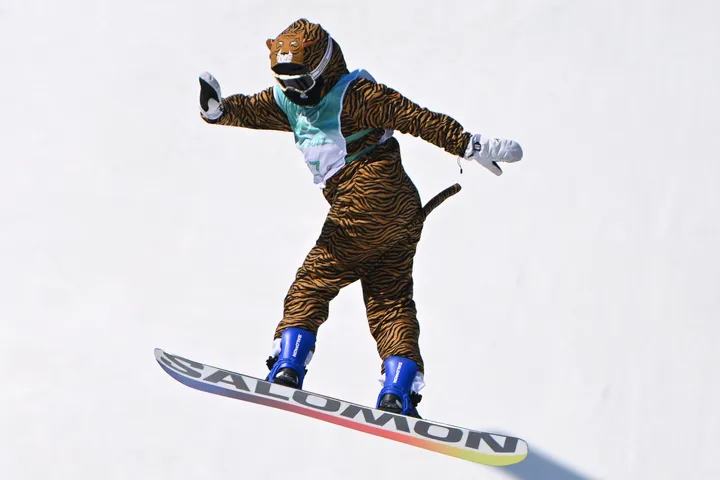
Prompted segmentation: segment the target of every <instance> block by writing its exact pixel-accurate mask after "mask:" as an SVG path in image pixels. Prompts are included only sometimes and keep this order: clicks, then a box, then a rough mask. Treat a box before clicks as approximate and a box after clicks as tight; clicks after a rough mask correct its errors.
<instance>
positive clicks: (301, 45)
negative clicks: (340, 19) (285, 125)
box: [266, 18, 349, 103]
mask: <svg viewBox="0 0 720 480" xmlns="http://www.w3.org/2000/svg"><path fill="white" fill-rule="evenodd" d="M329 42H331V45H330V48H331V49H332V51H331V52H330V56H329V58H327V59H325V61H323V59H324V57H325V56H326V53H328V43H329ZM266 45H267V47H268V48H269V49H270V68H271V69H272V70H273V71H274V72H275V73H277V74H283V75H297V74H303V73H311V72H313V71H315V70H316V69H317V72H316V73H318V80H319V82H318V83H317V85H316V88H314V89H313V90H315V91H314V92H313V91H310V92H308V96H311V97H314V100H316V101H319V99H322V97H324V96H325V93H326V92H328V91H329V90H330V89H331V88H332V87H333V85H335V83H336V82H337V81H338V79H339V78H340V77H341V76H342V75H344V74H346V73H349V72H348V69H347V65H346V64H345V57H344V56H343V53H342V50H341V49H340V45H339V44H338V43H337V41H336V40H335V39H333V38H331V37H330V34H328V32H327V31H325V29H323V28H322V26H320V25H319V24H317V23H311V22H310V21H308V20H306V19H304V18H301V19H299V20H297V21H295V22H293V23H292V24H291V25H290V26H289V27H287V28H286V29H285V30H283V31H282V33H280V35H278V36H277V37H276V38H274V39H268V40H267V42H266ZM318 67H320V68H318ZM286 95H287V96H288V98H290V99H291V100H293V101H295V100H296V99H295V98H292V97H291V96H290V95H289V94H286ZM314 103H317V102H314Z"/></svg>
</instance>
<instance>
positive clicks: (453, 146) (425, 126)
mask: <svg viewBox="0 0 720 480" xmlns="http://www.w3.org/2000/svg"><path fill="white" fill-rule="evenodd" d="M346 95H347V97H348V98H347V99H346V102H345V105H346V108H347V107H348V106H352V107H351V108H352V110H351V111H348V113H349V114H350V115H352V117H353V119H354V120H355V122H356V125H357V126H358V127H360V128H386V129H389V130H397V131H399V132H402V133H407V134H410V135H413V136H415V137H420V138H422V139H423V140H425V141H426V142H430V143H432V144H433V145H437V146H438V147H440V148H443V149H445V151H447V152H448V153H451V154H453V155H459V156H462V155H464V154H465V148H466V147H467V144H468V142H469V141H470V138H471V137H472V134H470V133H468V132H465V131H464V130H463V126H462V125H460V123H458V122H457V121H456V120H455V119H453V118H451V117H449V116H447V115H444V114H442V113H436V112H432V111H430V110H428V109H427V108H423V107H421V106H419V105H417V104H416V103H413V102H412V101H410V100H408V99H407V98H405V97H404V96H402V95H401V94H400V93H398V92H397V91H395V90H393V89H392V88H390V87H388V86H386V85H383V84H380V83H374V82H371V81H370V80H367V79H364V78H361V79H358V80H356V81H355V82H353V83H352V85H351V86H350V89H349V90H348V92H347V94H346Z"/></svg>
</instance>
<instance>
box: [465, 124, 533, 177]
mask: <svg viewBox="0 0 720 480" xmlns="http://www.w3.org/2000/svg"><path fill="white" fill-rule="evenodd" d="M522 156H523V151H522V148H521V147H520V145H519V144H518V143H517V142H516V141H514V140H505V139H503V138H490V137H485V136H482V135H480V134H479V133H476V134H475V135H473V136H472V138H471V139H470V143H468V146H467V150H465V157H464V158H465V159H466V160H476V161H477V162H478V163H479V164H480V165H482V166H483V167H485V168H487V169H488V170H490V171H491V172H492V173H494V174H495V175H502V173H503V172H502V169H501V168H500V167H499V166H498V164H497V162H508V163H512V162H517V161H518V160H520V159H521V158H522Z"/></svg>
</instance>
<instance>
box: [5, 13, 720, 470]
mask: <svg viewBox="0 0 720 480" xmlns="http://www.w3.org/2000/svg"><path fill="white" fill-rule="evenodd" d="M301 16H305V17H307V18H309V19H311V20H313V21H317V22H320V23H321V24H323V26H324V27H326V28H327V29H328V30H329V31H330V32H331V33H332V35H333V36H334V37H335V38H336V39H337V40H338V42H339V43H340V45H341V46H342V47H343V51H344V52H345V54H346V57H347V59H348V62H349V64H350V68H358V67H361V68H366V69H368V70H369V71H370V72H371V73H372V74H373V75H374V76H375V77H376V78H377V79H378V80H379V81H381V82H384V83H387V84H389V85H391V86H393V87H394V88H396V89H397V90H399V91H400V92H402V93H404V94H405V95H406V96H408V97H409V98H411V99H413V100H415V101H416V102H418V103H420V104H422V105H423V106H426V107H428V108H431V109H434V110H437V111H442V112H445V113H448V114H450V115H452V116H453V117H454V118H456V119H458V120H459V121H460V122H462V123H463V125H464V126H465V127H466V128H467V129H468V130H470V131H477V132H481V133H486V134H490V135H496V136H504V137H509V138H513V139H517V140H518V141H520V142H521V144H522V145H523V147H524V150H525V159H524V160H523V161H522V162H521V163H519V164H515V165H510V166H507V167H506V168H505V175H503V176H502V177H499V178H497V177H494V176H493V175H491V174H490V173H488V172H487V171H485V170H484V169H482V168H481V167H479V166H478V165H466V166H465V169H464V172H463V174H462V175H461V174H460V172H459V169H458V168H457V165H456V163H455V158H453V157H452V156H449V155H447V154H446V153H444V152H443V151H441V150H439V149H437V148H436V147H434V146H432V145H429V144H425V143H423V142H422V141H421V140H419V139H416V138H413V137H410V136H407V135H399V138H400V142H401V147H402V149H403V154H404V163H405V166H406V168H407V170H408V172H409V173H410V175H411V176H412V178H413V179H414V181H415V182H416V184H417V186H418V188H419V189H420V192H421V195H422V196H423V198H424V199H425V200H427V199H429V198H430V197H431V196H433V195H434V194H435V193H437V192H438V191H440V190H442V189H443V188H445V187H447V186H449V185H451V184H452V183H454V182H456V181H457V182H459V183H461V184H462V185H463V187H464V188H463V191H462V192H461V193H460V194H458V195H457V196H456V197H453V198H452V199H451V200H449V201H448V202H447V203H445V204H443V206H442V208H440V209H438V210H437V211H435V212H434V213H433V214H432V215H431V216H430V218H429V219H428V222H427V224H426V228H425V233H424V236H423V240H422V242H421V244H420V248H419V251H418V255H417V260H416V299H417V303H418V308H419V315H420V321H421V326H422V337H421V346H422V349H423V354H424V356H425V360H426V363H427V371H426V379H427V383H428V386H427V388H426V389H425V390H424V391H423V393H424V394H425V396H424V399H423V403H422V404H421V405H420V406H421V407H422V408H421V413H423V414H424V415H425V416H427V417H429V418H432V419H436V420H439V421H444V422H448V423H454V424H461V425H464V426H468V427H472V428H477V429H489V430H496V431H503V432H507V433H510V434H513V435H517V436H521V437H523V438H524V439H526V440H527V441H528V442H529V444H530V448H531V449H532V452H533V453H532V455H531V457H530V458H528V460H527V461H526V462H524V463H523V464H520V465H518V466H516V467H511V468H505V469H493V468H489V467H482V466H477V465H474V464H471V463H467V462H463V461H460V460H456V459H452V458H449V457H444V456H442V455H436V454H433V453H429V452H424V451H420V450H416V449H413V448H411V447H407V446H405V445H401V444H396V443H394V442H389V441H386V440H382V439H378V438H374V437H369V436H366V435H363V434H360V433H357V432H353V431H346V430H344V429H341V428H338V427H335V426H332V425H327V424H322V423H319V422H316V421H314V420H310V419H306V418H301V417H296V416H293V415H291V414H288V413H284V412H278V411H272V410H270V409H266V408H263V407H257V406H252V405H243V404H241V403H238V402H233V401H230V400H226V399H222V398H219V397H214V396H210V395H206V394H202V393H198V392H194V391H191V390H189V389H187V388H185V387H183V386H181V385H180V384H178V383H176V382H174V381H173V380H171V379H170V378H168V377H167V376H166V375H165V374H164V373H163V372H162V371H161V370H160V369H159V368H158V367H157V365H156V364H155V363H154V359H153V355H152V351H153V348H154V347H162V348H165V349H167V350H168V351H170V352H175V353H180V354H184V355H186V356H188V357H190V358H194V359H197V360H200V361H204V362H206V363H210V364H214V365H218V366H223V367H226V368H229V369H233V370H238V371H242V372H245V373H248V374H255V375H263V374H264V372H265V367H264V360H265V358H266V356H267V353H268V350H269V347H270V341H271V336H272V332H273V329H274V327H275V324H276V322H277V321H278V320H279V319H280V316H281V310H282V300H283V297H284V295H285V293H286V291H287V288H288V286H289V284H290V282H291V280H292V278H293V275H294V273H295V270H296V269H297V267H298V266H299V265H300V262H301V261H302V259H303V257H304V255H305V253H306V252H307V251H308V250H309V249H310V247H311V246H312V244H313V242H314V240H315V238H316V236H317V234H318V232H319V228H320V226H321V224H322V221H323V219H324V215H325V213H326V210H327V206H326V204H325V201H324V200H323V198H322V195H321V194H320V192H319V191H317V190H316V188H315V187H313V185H312V181H311V176H310V174H309V172H307V170H306V167H305V166H304V164H303V162H302V159H301V157H300V154H299V152H297V151H296V150H295V148H294V146H293V142H292V139H291V138H290V137H289V136H288V135H287V134H282V133H277V132H257V131H249V130H247V131H246V130H241V129H232V128H221V127H213V126H208V125H205V124H204V123H203V122H202V121H201V120H200V119H199V118H198V113H197V108H198V107H197V94H198V83H197V75H198V74H199V73H200V72H201V71H203V70H209V71H211V72H212V73H213V74H214V75H215V76H216V77H217V78H218V79H219V81H220V82H221V85H222V87H223V93H224V94H231V93H235V92H245V93H254V92H257V91H259V90H261V89H263V88H265V87H266V86H267V85H269V84H270V83H271V81H272V79H271V77H270V75H269V69H268V59H267V49H266V47H265V45H264V42H265V39H266V38H268V37H272V36H275V35H276V34H277V33H279V32H280V31H281V30H282V29H283V28H284V27H285V26H286V25H288V24H289V23H291V22H292V21H293V20H295V19H296V18H298V17H301ZM719 20H720V7H719V6H718V3H717V2H711V1H687V2H683V3H682V5H681V4H680V2H673V1H667V0H657V1H654V2H647V1H640V0H625V1H619V0H607V1H602V2H601V1H569V0H535V1H530V0H505V1H500V0H491V1H483V2H459V1H458V2H455V1H445V2H427V3H423V2H408V1H402V2H400V1H398V2H357V3H352V4H341V3H339V2H322V1H307V2H302V5H301V4H299V3H298V2H285V1H276V2H267V3H266V2H259V1H244V2H233V1H229V0H222V1H208V2H196V1H187V0H176V1H174V2H170V1H167V0H165V1H139V0H126V1H123V2H108V1H96V2H90V1H87V0H84V1H80V0H67V1H65V2H50V1H47V0H46V1H27V0H2V2H0V68H1V69H2V75H1V76H0V105H2V107H3V115H2V116H1V117H0V361H2V365H3V366H4V368H5V369H6V372H7V373H6V374H5V383H4V387H3V388H1V389H0V407H1V408H0V471H2V472H3V478H8V479H12V480H16V479H17V480H20V479H22V480H25V479H37V478H53V479H73V480H75V479H85V478H88V479H91V478H93V479H95V478H103V479H106V478H107V479H109V478H113V479H128V478H137V479H140V478H172V479H174V480H181V479H197V478H209V477H211V476H212V477H228V476H233V477H235V478H251V479H269V478H282V477H285V476H289V475H293V477H294V478H311V479H314V480H315V479H337V478H343V479H366V478H403V477H408V478H436V477H438V476H440V475H442V476H443V477H445V478H453V479H455V480H461V479H480V478H482V479H508V478H518V479H521V480H536V479H555V480H556V479H559V480H575V479H579V480H587V479H633V480H635V479H646V478H647V479H680V478H693V479H711V478H718V477H720V467H718V466H717V463H716V462H713V460H712V457H713V455H714V452H715V451H716V450H717V449H718V448H720V415H719V414H718V408H717V405H720V385H719V378H720V376H719V375H718V373H717V367H718V365H719V364H720V353H718V349H717V347H716V345H717V336H718V333H720V328H719V327H718V320H719V319H720V296H719V295H718V290H719V287H720V260H719V258H718V253H717V246H718V245H719V244H720V213H719V212H718V210H719V208H720V193H719V190H718V188H717V184H718V182H719V181H720V162H718V154H717V152H718V151H719V150H720V140H718V135H717V133H716V126H717V124H718V122H717V120H716V118H715V113H716V112H717V111H718V109H719V108H720V94H719V93H718V88H717V84H718V83H719V79H720V57H719V56H718V55H717V52H718V47H720V33H718V29H717V24H718V21H719ZM341 365H342V368H340V366H341ZM378 369H379V360H378V358H377V354H376V352H375V348H374V343H373V341H372V339H371V338H370V335H369V333H368V331H367V326H366V323H365V319H364V309H363V305H362V299H361V294H360V288H359V286H358V285H353V286H351V287H349V288H347V289H346V290H344V291H343V292H342V293H341V294H340V296H339V297H338V298H337V300H336V301H335V302H334V303H333V304H332V307H331V318H330V320H329V321H328V323H327V324H326V325H324V326H323V329H322V330H321V332H320V337H319V344H318V350H317V354H316V356H315V359H314V360H313V363H312V365H311V370H310V373H309V376H308V380H307V383H306V385H307V387H308V388H311V389H312V390H316V391H321V392H324V393H327V394H330V395H333V396H337V397H340V398H345V399H348V400H353V401H357V402H361V403H373V402H374V400H375V395H376V394H377V391H378V387H379V384H378V383H377V381H376V378H377V374H378ZM8 380H9V382H8ZM289 445H291V447H290V448H289V452H288V451H286V449H288V446H289Z"/></svg>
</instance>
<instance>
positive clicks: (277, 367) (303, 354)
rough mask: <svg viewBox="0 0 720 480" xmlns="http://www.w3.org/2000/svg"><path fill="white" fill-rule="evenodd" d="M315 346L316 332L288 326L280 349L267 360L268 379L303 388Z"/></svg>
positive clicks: (282, 337)
mask: <svg viewBox="0 0 720 480" xmlns="http://www.w3.org/2000/svg"><path fill="white" fill-rule="evenodd" d="M314 346H315V334H314V333H312V332H310V331H308V330H303V329H302V328H286V329H285V330H283V332H282V336H281V337H280V350H279V352H273V355H271V356H269V357H268V359H267V361H266V362H265V363H266V364H267V366H268V369H270V373H269V374H268V376H267V378H266V379H265V380H267V381H268V382H271V383H277V384H279V385H285V386H287V387H292V388H302V384H303V380H304V379H305V374H306V373H307V368H305V366H306V365H307V364H308V363H310V359H311V358H312V349H313V347H314Z"/></svg>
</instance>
